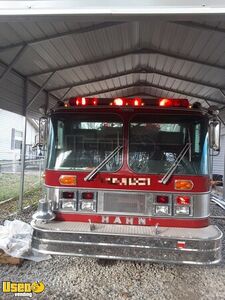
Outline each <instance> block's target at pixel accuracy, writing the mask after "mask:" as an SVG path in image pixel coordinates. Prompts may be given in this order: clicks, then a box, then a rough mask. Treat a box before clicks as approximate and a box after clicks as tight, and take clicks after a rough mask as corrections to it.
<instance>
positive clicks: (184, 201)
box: [176, 196, 191, 205]
mask: <svg viewBox="0 0 225 300" xmlns="http://www.w3.org/2000/svg"><path fill="white" fill-rule="evenodd" d="M176 203H177V204H178V205H189V204H190V203H191V199H190V197H189V196H177V197H176Z"/></svg>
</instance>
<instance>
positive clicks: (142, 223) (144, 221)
mask: <svg viewBox="0 0 225 300" xmlns="http://www.w3.org/2000/svg"><path fill="white" fill-rule="evenodd" d="M145 224H146V219H145V218H138V225H145Z"/></svg>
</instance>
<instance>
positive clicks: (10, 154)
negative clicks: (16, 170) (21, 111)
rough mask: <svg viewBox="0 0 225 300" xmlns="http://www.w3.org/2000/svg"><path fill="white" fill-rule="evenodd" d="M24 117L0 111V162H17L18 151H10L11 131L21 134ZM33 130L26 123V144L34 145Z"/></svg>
mask: <svg viewBox="0 0 225 300" xmlns="http://www.w3.org/2000/svg"><path fill="white" fill-rule="evenodd" d="M23 125H24V117H23V116H21V115H18V114H15V113H12V112H9V111H7V110H3V109H0V128H1V134H0V160H17V159H19V158H20V149H12V139H11V137H12V129H13V128H14V129H15V130H17V131H21V132H23ZM36 134H37V132H36V130H35V128H34V127H33V126H32V125H31V124H30V123H29V122H28V123H27V138H26V144H34V141H35V135H36Z"/></svg>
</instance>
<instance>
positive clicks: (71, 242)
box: [33, 236, 221, 252]
mask: <svg viewBox="0 0 225 300" xmlns="http://www.w3.org/2000/svg"><path fill="white" fill-rule="evenodd" d="M33 240H37V241H41V242H45V243H56V244H74V245H80V244H82V245H91V246H109V244H108V243H93V242H81V241H61V240H54V241H53V240H50V239H45V238H37V237H35V236H34V237H33ZM110 247H121V248H127V247H128V248H133V247H134V246H133V245H122V244H114V243H110ZM135 248H144V249H159V247H155V246H144V245H135ZM220 249H221V247H216V248H213V249H192V248H185V249H179V248H176V247H173V248H172V247H167V248H166V250H173V251H185V252H214V251H218V250H220Z"/></svg>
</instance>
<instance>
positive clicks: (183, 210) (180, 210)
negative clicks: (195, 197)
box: [175, 206, 190, 215]
mask: <svg viewBox="0 0 225 300" xmlns="http://www.w3.org/2000/svg"><path fill="white" fill-rule="evenodd" d="M175 214H176V215H189V214H190V207H188V206H177V207H176V208H175Z"/></svg>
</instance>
